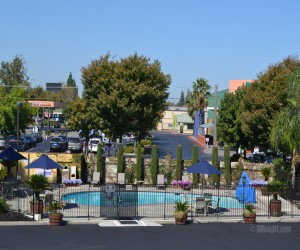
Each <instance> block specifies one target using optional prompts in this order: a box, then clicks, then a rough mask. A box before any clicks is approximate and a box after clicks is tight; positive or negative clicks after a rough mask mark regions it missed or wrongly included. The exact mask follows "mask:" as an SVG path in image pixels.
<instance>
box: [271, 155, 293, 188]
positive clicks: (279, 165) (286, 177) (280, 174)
mask: <svg viewBox="0 0 300 250" xmlns="http://www.w3.org/2000/svg"><path fill="white" fill-rule="evenodd" d="M273 169H274V178H275V179H276V180H279V181H281V182H282V183H283V184H289V183H290V182H291V177H292V175H291V166H289V164H288V163H285V162H284V160H283V159H281V158H277V159H274V160H273Z"/></svg>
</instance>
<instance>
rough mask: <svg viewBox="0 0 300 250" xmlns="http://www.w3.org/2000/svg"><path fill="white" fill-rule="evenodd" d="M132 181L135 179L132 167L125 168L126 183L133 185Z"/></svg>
mask: <svg viewBox="0 0 300 250" xmlns="http://www.w3.org/2000/svg"><path fill="white" fill-rule="evenodd" d="M134 179H135V169H134V167H129V168H126V170H125V180H126V183H134Z"/></svg>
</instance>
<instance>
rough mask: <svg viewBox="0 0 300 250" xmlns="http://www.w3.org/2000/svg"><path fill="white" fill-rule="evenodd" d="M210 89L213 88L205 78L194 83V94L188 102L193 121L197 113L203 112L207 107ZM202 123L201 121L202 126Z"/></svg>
mask: <svg viewBox="0 0 300 250" xmlns="http://www.w3.org/2000/svg"><path fill="white" fill-rule="evenodd" d="M210 88H211V86H210V85H209V84H208V81H207V80H206V79H204V78H197V79H196V81H195V82H193V92H192V93H191V95H190V97H189V102H188V114H189V115H190V116H191V117H192V118H193V119H194V117H195V111H197V110H200V111H201V112H202V111H203V110H204V108H205V107H207V104H208V97H209V96H210V92H209V90H210ZM200 118H201V116H200ZM201 123H202V121H200V124H201Z"/></svg>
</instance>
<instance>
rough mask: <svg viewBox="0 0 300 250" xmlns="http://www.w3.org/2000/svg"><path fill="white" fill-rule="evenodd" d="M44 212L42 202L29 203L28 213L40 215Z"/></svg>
mask: <svg viewBox="0 0 300 250" xmlns="http://www.w3.org/2000/svg"><path fill="white" fill-rule="evenodd" d="M43 210H44V204H43V202H39V203H36V202H30V212H32V213H35V214H42V213H43Z"/></svg>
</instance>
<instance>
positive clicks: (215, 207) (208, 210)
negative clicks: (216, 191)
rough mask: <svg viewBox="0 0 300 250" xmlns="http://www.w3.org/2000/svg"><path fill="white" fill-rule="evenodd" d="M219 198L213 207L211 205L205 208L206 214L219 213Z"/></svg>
mask: <svg viewBox="0 0 300 250" xmlns="http://www.w3.org/2000/svg"><path fill="white" fill-rule="evenodd" d="M220 200H221V197H219V198H218V200H217V203H216V205H215V206H213V204H210V205H208V206H207V213H210V212H213V213H219V212H220V211H219V210H220V209H219V204H220Z"/></svg>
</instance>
